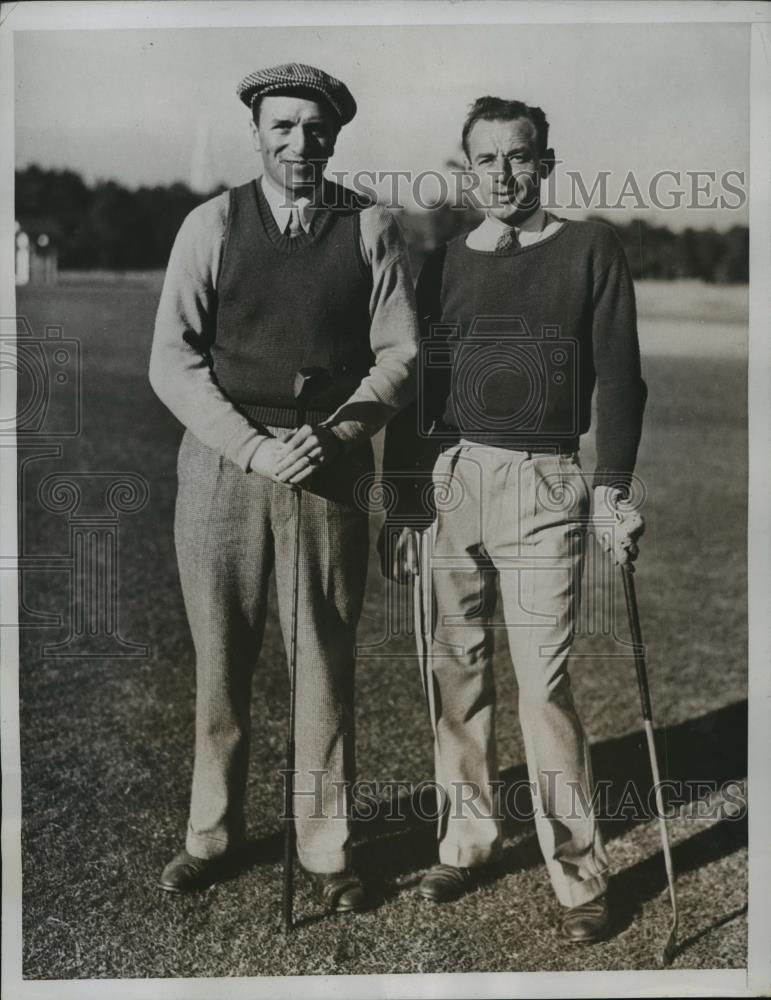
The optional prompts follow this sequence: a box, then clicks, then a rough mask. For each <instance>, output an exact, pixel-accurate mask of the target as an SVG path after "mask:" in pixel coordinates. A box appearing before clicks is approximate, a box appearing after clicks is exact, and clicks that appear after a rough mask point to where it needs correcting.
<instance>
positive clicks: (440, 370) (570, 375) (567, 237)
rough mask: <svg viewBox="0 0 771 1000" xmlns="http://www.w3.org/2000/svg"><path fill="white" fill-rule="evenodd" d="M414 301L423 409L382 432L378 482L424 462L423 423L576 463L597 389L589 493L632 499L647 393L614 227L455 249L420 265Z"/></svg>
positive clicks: (579, 225)
mask: <svg viewBox="0 0 771 1000" xmlns="http://www.w3.org/2000/svg"><path fill="white" fill-rule="evenodd" d="M417 298H418V310H419V315H420V318H421V324H422V333H421V336H422V342H421V364H420V380H421V381H420V389H419V397H418V399H419V402H418V406H417V412H416V410H415V409H413V410H412V412H408V413H405V414H404V415H402V416H400V417H397V420H396V423H394V424H392V425H391V427H390V428H389V434H388V435H387V441H386V457H385V460H386V466H387V469H391V470H398V469H399V468H400V466H402V467H403V469H402V472H403V473H404V472H408V471H409V470H411V469H418V468H419V467H420V465H421V457H420V456H421V455H422V456H423V459H422V461H423V464H425V457H426V455H427V454H429V455H430V454H431V451H432V449H431V447H430V445H429V446H428V447H426V442H425V440H423V442H422V443H421V442H420V440H419V439H420V436H421V434H425V432H426V430H427V428H428V427H430V426H431V425H432V423H433V425H434V427H435V428H436V427H441V428H442V431H443V433H444V434H445V437H448V436H449V437H453V436H454V437H455V438H457V437H463V438H465V439H467V440H469V441H472V442H478V443H480V444H486V445H491V446H494V447H499V448H510V449H513V450H521V451H532V452H550V451H572V450H576V449H577V448H578V439H579V437H580V435H582V434H584V433H586V431H588V430H589V426H590V422H591V403H592V395H593V393H594V390H595V387H596V390H597V398H596V403H597V428H596V438H597V466H596V469H595V473H594V485H600V484H607V485H619V486H622V487H625V486H627V485H628V483H629V480H630V477H631V473H632V471H633V470H634V465H635V461H636V456H637V448H638V444H639V441H640V433H641V426H642V415H643V409H644V406H645V399H646V386H645V383H644V381H643V379H642V377H641V372H640V351H639V346H638V338H637V324H636V309H635V296H634V286H633V283H632V278H631V275H630V272H629V267H628V264H627V261H626V257H625V255H624V252H623V249H622V247H621V245H620V243H619V241H618V238H617V237H616V235H615V233H614V232H613V230H612V229H611V228H610V227H609V226H606V225H604V224H602V223H595V222H569V221H566V222H564V223H563V225H562V226H561V227H560V228H559V229H558V230H557V231H556V232H555V233H554V234H552V235H551V236H548V237H545V238H544V239H542V240H540V241H539V242H536V243H531V244H529V245H527V246H522V247H516V248H512V249H509V250H502V251H489V252H488V251H482V250H473V249H471V248H469V247H468V246H466V242H465V236H460V237H458V238H457V239H455V240H453V241H452V242H450V243H449V244H447V245H446V246H443V247H440V248H438V249H437V250H436V251H434V252H433V253H432V254H431V255H430V256H429V258H428V259H427V260H426V262H425V264H424V266H423V269H422V271H421V275H420V279H419V281H418V289H417ZM416 431H417V433H416ZM439 436H440V437H441V434H440V435H439ZM436 439H437V435H436V432H435V433H434V440H435V441H436ZM410 442H411V443H410ZM423 471H425V470H423ZM405 485H406V484H405V483H404V482H402V483H401V484H400V485H399V486H398V487H397V489H398V490H399V493H400V498H401V499H400V504H399V507H400V508H401V509H404V507H405V504H404V498H405ZM406 493H409V490H406ZM407 506H409V504H407ZM397 513H398V511H397Z"/></svg>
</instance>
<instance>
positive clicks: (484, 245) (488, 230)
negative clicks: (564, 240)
mask: <svg viewBox="0 0 771 1000" xmlns="http://www.w3.org/2000/svg"><path fill="white" fill-rule="evenodd" d="M561 225H562V219H558V218H557V217H556V216H555V215H552V214H551V212H547V211H545V210H544V208H543V206H542V205H539V206H538V208H537V209H536V210H535V212H533V214H532V215H529V216H528V217H527V218H526V219H525V220H524V222H523V223H522V224H521V225H520V226H509V225H508V224H507V223H505V222H501V220H500V219H496V218H494V217H493V216H492V215H486V216H485V217H484V219H483V221H482V223H481V224H480V225H479V226H477V228H476V229H474V230H472V231H471V232H470V233H469V234H468V237H467V238H466V245H467V246H469V247H471V249H472V250H494V249H495V246H496V244H497V242H498V240H499V239H500V237H501V236H502V235H503V234H504V233H506V232H510V231H511V230H512V229H513V230H514V232H515V233H516V236H517V242H518V243H519V245H520V246H523V247H526V246H528V245H529V244H531V243H538V242H539V240H542V239H544V238H545V237H547V236H551V235H552V233H553V232H556V230H557V229H559V227H560V226H561Z"/></svg>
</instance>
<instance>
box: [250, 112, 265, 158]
mask: <svg viewBox="0 0 771 1000" xmlns="http://www.w3.org/2000/svg"><path fill="white" fill-rule="evenodd" d="M249 128H250V130H251V133H252V144H253V145H254V148H255V150H256V151H257V152H258V153H259V152H260V150H261V148H262V146H261V143H260V132H259V129H258V128H257V123H256V122H255V120H254V119H253V118H251V119H250V120H249Z"/></svg>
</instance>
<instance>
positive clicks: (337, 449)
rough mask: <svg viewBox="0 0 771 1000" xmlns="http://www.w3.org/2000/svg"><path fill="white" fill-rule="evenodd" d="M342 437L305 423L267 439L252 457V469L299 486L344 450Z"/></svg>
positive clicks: (279, 481) (324, 428)
mask: <svg viewBox="0 0 771 1000" xmlns="http://www.w3.org/2000/svg"><path fill="white" fill-rule="evenodd" d="M342 450H343V445H342V442H341V441H340V439H339V438H338V437H336V436H335V435H334V434H333V433H332V431H330V430H328V429H327V428H326V427H312V426H311V425H310V424H304V425H303V426H302V427H299V428H298V429H297V430H296V431H292V430H288V431H285V432H284V433H283V434H282V435H281V436H279V437H274V438H268V439H267V440H265V441H263V443H262V444H261V445H260V446H259V448H258V449H257V451H255V453H254V455H253V456H252V461H251V465H250V468H251V470H252V472H256V473H258V474H259V475H261V476H267V477H268V478H269V479H273V480H274V481H275V482H278V483H288V484H292V485H296V484H298V483H301V482H302V481H303V480H304V479H307V477H308V476H310V475H312V474H313V473H314V472H315V471H316V470H317V469H319V468H321V467H322V466H324V465H328V464H329V463H330V462H331V461H332V460H333V459H335V458H337V456H338V455H339V454H340V453H341V452H342Z"/></svg>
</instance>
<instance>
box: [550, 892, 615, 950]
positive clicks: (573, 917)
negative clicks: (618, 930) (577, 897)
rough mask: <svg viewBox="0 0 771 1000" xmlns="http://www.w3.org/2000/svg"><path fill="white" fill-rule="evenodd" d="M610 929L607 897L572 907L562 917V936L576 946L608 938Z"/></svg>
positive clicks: (600, 897)
mask: <svg viewBox="0 0 771 1000" xmlns="http://www.w3.org/2000/svg"><path fill="white" fill-rule="evenodd" d="M609 929H610V914H609V913H608V899H607V896H604V895H603V896H598V897H597V899H591V900H589V902H588V903H582V904H581V905H580V906H573V907H571V908H570V909H569V910H568V911H567V913H565V915H564V916H563V917H562V920H561V922H560V930H561V931H562V936H563V937H565V938H567V940H568V941H573V942H574V943H576V944H592V942H594V941H601V940H602V938H604V937H606V936H607V934H608V931H609Z"/></svg>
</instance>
